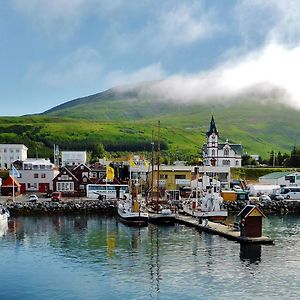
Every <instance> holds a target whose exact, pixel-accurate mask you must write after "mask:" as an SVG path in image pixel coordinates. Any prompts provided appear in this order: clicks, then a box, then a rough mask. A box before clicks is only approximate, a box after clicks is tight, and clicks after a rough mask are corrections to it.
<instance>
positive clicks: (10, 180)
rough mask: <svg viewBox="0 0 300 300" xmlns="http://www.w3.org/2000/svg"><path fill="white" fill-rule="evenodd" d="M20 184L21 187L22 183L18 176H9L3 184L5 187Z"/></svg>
mask: <svg viewBox="0 0 300 300" xmlns="http://www.w3.org/2000/svg"><path fill="white" fill-rule="evenodd" d="M13 185H14V186H18V187H20V186H21V184H20V183H19V182H18V181H17V180H16V178H13V177H12V176H10V175H9V176H8V178H6V179H5V180H4V181H3V183H2V186H3V187H6V186H9V187H10V186H11V187H12V186H13Z"/></svg>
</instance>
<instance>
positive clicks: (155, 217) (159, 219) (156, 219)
mask: <svg viewBox="0 0 300 300" xmlns="http://www.w3.org/2000/svg"><path fill="white" fill-rule="evenodd" d="M148 212H149V222H151V223H154V224H160V225H173V224H174V223H175V213H173V212H172V211H171V209H170V208H161V209H160V210H158V211H157V212H155V211H148Z"/></svg>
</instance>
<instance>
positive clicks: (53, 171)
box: [14, 158, 59, 193]
mask: <svg viewBox="0 0 300 300" xmlns="http://www.w3.org/2000/svg"><path fill="white" fill-rule="evenodd" d="M14 165H15V166H16V168H17V169H18V172H19V177H18V181H19V183H20V185H21V193H25V192H40V193H47V192H48V191H51V190H53V186H52V180H53V178H54V177H55V176H57V174H58V173H59V171H58V169H57V168H56V166H55V165H54V164H52V163H51V162H50V160H48V159H42V158H28V159H25V160H24V161H17V162H15V163H14Z"/></svg>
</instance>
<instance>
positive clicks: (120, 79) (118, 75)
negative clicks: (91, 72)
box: [105, 63, 166, 89]
mask: <svg viewBox="0 0 300 300" xmlns="http://www.w3.org/2000/svg"><path fill="white" fill-rule="evenodd" d="M165 77H166V73H165V71H164V70H163V68H162V66H161V64H159V63H158V64H153V65H149V66H146V67H144V68H141V69H138V70H137V71H134V72H131V73H128V72H125V71H122V70H117V71H113V72H110V73H109V74H108V75H107V76H106V79H105V81H106V85H108V86H119V85H131V84H136V83H138V82H142V81H151V80H159V79H162V78H165ZM122 88H123V87H119V89H122ZM124 88H125V89H126V87H124Z"/></svg>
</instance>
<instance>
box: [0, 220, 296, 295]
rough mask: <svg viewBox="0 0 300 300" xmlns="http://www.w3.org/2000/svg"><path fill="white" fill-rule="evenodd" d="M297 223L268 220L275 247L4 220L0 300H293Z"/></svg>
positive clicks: (153, 229)
mask: <svg viewBox="0 0 300 300" xmlns="http://www.w3.org/2000/svg"><path fill="white" fill-rule="evenodd" d="M299 231H300V218H299V217H298V216H292V215H286V216H271V217H269V218H267V219H265V220H264V234H265V235H268V236H270V237H271V238H273V239H274V240H275V245H272V246H270V245H269V246H261V245H249V246H245V245H240V244H239V243H236V242H233V241H229V240H227V239H225V238H222V237H220V236H215V235H210V234H207V233H203V232H202V233H201V232H199V231H197V230H196V229H194V228H189V227H185V226H184V225H175V226H170V227H159V226H155V225H149V226H148V227H144V228H132V227H127V226H125V225H123V224H122V223H119V222H118V221H117V220H116V219H115V218H113V217H104V216H79V215H76V216H51V217H17V218H11V220H10V221H9V226H8V228H4V229H2V231H0V253H1V260H0V269H1V272H0V282H1V288H0V299H3V300H10V299H22V300H24V299H25V300H26V299H30V300H33V299H299V298H300V290H299V286H300V234H299V233H300V232H299Z"/></svg>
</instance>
